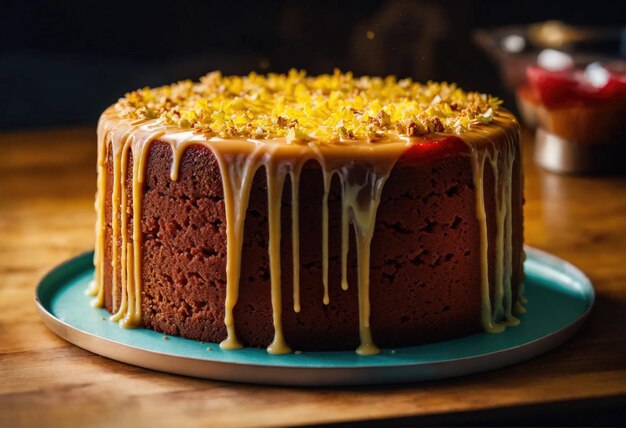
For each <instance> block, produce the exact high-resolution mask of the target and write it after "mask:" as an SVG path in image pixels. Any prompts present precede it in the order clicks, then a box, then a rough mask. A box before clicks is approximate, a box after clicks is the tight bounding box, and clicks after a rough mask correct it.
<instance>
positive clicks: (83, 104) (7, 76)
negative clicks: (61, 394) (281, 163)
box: [0, 0, 626, 129]
mask: <svg viewBox="0 0 626 428" xmlns="http://www.w3.org/2000/svg"><path fill="white" fill-rule="evenodd" d="M625 3H626V2H623V1H622V2H620V1H607V0H595V1H593V2H573V1H564V2H548V1H545V0H526V1H523V2H521V1H510V0H506V1H472V0H450V1H429V0H415V1H408V0H391V1H384V0H378V1H356V0H348V1H336V2H328V1H311V2H287V1H273V2H271V1H265V2H244V1H235V0H231V1H219V2H211V1H199V0H196V1H176V2H175V1H169V2H158V1H150V2H148V1H132V2H131V1H128V0H127V1H119V0H109V1H106V2H87V1H63V2H52V1H42V0H29V1H11V0H9V1H7V0H5V1H3V6H2V9H3V13H2V14H0V70H2V73H0V97H1V99H2V103H1V107H0V128H2V129H20V128H33V127H44V126H51V125H67V124H75V123H77V124H78V123H94V122H95V121H96V120H97V118H98V116H99V114H100V112H101V111H102V110H104V109H105V108H106V107H107V106H108V105H110V104H112V103H113V102H115V101H116V100H117V98H119V97H120V96H122V95H123V94H124V93H125V92H127V91H129V90H133V89H136V88H139V87H143V86H147V85H149V86H155V85H161V84H166V83H171V82H174V81H177V80H181V79H185V78H192V79H197V78H198V77H199V76H201V75H203V74H205V73H206V72H208V71H211V70H216V69H219V70H222V71H223V72H224V73H227V74H231V73H234V74H245V73H248V72H249V71H251V70H254V71H257V72H268V71H275V72H284V71H287V70H288V69H289V68H291V67H296V68H302V69H306V70H308V71H309V72H310V73H312V74H317V73H326V72H332V70H333V68H335V67H338V68H341V69H342V70H351V71H353V72H354V73H355V74H375V75H386V74H396V75H398V76H399V77H412V78H414V79H416V80H420V81H425V80H428V79H434V80H448V81H455V82H458V83H459V84H460V85H461V86H462V87H464V88H465V89H471V90H479V91H486V92H490V93H493V94H496V95H498V96H501V97H503V98H504V99H505V102H506V104H507V105H508V106H510V107H511V108H513V105H514V101H513V92H511V91H510V88H508V87H507V84H506V82H505V80H506V79H503V78H501V77H500V76H501V74H500V71H499V70H500V68H499V66H498V61H500V60H501V58H499V57H498V55H499V51H500V50H501V46H500V45H501V43H500V42H501V41H500V40H499V39H498V37H499V36H497V34H499V33H497V34H496V33H494V32H485V31H482V32H481V30H490V29H493V28H495V27H499V28H500V27H507V26H520V25H526V24H532V23H537V22H543V21H546V20H550V19H555V18H558V19H559V20H560V21H563V22H566V23H568V24H572V25H584V26H601V27H606V28H612V29H617V31H619V28H623V26H624V23H625V20H626V12H625V6H624V4H625ZM494 34H496V36H497V37H496V36H494ZM613 36H615V33H613ZM621 37H622V39H623V34H622V36H621ZM618 39H619V34H618ZM615 40H616V39H615V37H613V39H612V41H609V42H606V43H604V42H603V44H602V46H600V49H601V50H602V49H603V50H605V51H607V53H609V54H610V55H620V51H619V49H620V48H619V42H616V41H615ZM512 43H513V44H512V45H511V46H512V47H511V46H509V48H511V49H513V50H517V51H527V50H528V49H529V47H528V46H521V47H520V46H519V44H518V45H516V44H515V41H513V42H512ZM622 45H623V44H622ZM595 48H597V47H595ZM595 48H594V49H595ZM621 55H623V52H621ZM504 75H506V73H505V74H504ZM509 84H510V82H509Z"/></svg>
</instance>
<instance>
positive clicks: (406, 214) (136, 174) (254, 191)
mask: <svg viewBox="0 0 626 428" xmlns="http://www.w3.org/2000/svg"><path fill="white" fill-rule="evenodd" d="M99 141H100V146H99V163H98V165H99V182H98V194H97V200H96V208H97V212H98V223H97V225H96V232H97V234H96V235H97V240H96V256H95V264H96V280H97V281H96V286H95V287H94V289H93V290H92V291H93V293H94V295H95V296H96V297H95V302H96V303H97V304H99V305H103V306H104V307H106V309H107V310H108V311H109V312H111V313H112V314H113V315H112V319H114V320H116V321H119V322H120V323H121V324H122V325H123V326H125V327H137V326H143V327H146V328H150V329H154V330H157V331H160V332H163V333H166V334H170V335H178V336H182V337H186V338H190V339H196V340H201V341H208V342H218V343H221V345H222V347H223V348H225V349H234V348H237V347H240V346H254V347H267V348H268V351H269V352H270V353H286V352H289V351H290V350H345V349H357V352H358V353H360V354H363V355H366V354H372V353H376V352H377V351H378V347H398V346H408V345H415V344H419V343H425V342H433V341H440V340H446V339H450V338H455V337H460V336H464V335H469V334H473V333H476V332H478V331H481V330H487V331H492V332H498V331H502V330H503V329H504V328H505V327H506V326H513V325H516V324H517V323H518V320H517V319H516V318H515V317H514V315H513V313H514V312H515V311H516V310H517V311H522V310H523V307H522V303H523V296H522V293H523V290H522V287H521V283H522V279H523V273H522V257H523V255H522V210H521V206H522V192H521V189H522V182H521V170H520V156H521V153H520V148H519V131H518V125H517V122H516V121H515V119H514V118H513V117H512V116H511V115H510V114H509V113H508V112H507V111H506V110H504V109H503V108H501V107H500V103H499V100H497V99H495V98H493V97H489V96H486V95H482V94H477V93H466V92H463V91H461V90H460V89H458V88H456V87H455V86H454V85H447V84H435V83H429V84H428V85H420V84H417V83H414V82H411V81H408V80H403V81H396V80H395V79H393V78H387V79H384V80H383V79H378V78H360V79H355V78H353V77H352V76H351V75H350V74H341V73H338V72H337V73H335V74H334V75H327V76H318V77H307V76H306V75H304V73H298V72H291V73H290V74H289V75H269V76H266V77H265V76H258V75H254V74H251V75H250V76H247V77H243V78H241V77H223V76H221V75H219V74H218V73H212V74H210V75H208V76H206V77H205V78H203V79H202V80H201V82H200V83H195V84H194V83H191V82H181V83H178V84H176V85H171V86H166V87H162V88H156V89H144V90H140V91H136V92H133V93H130V94H127V95H126V97H124V98H122V99H121V100H120V101H119V102H118V103H117V104H116V105H114V106H112V107H111V108H109V109H108V110H107V111H106V112H105V113H104V114H103V116H102V118H101V121H100V125H99Z"/></svg>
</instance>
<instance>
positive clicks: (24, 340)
mask: <svg viewBox="0 0 626 428" xmlns="http://www.w3.org/2000/svg"><path fill="white" fill-rule="evenodd" d="M524 140H525V149H526V198H527V203H526V242H527V243H528V244H530V245H532V246H535V247H538V248H540V249H543V250H547V251H549V252H551V253H554V254H556V255H557V256H560V257H563V258H565V259H567V260H569V261H571V262H572V263H574V264H576V265H577V266H579V267H580V268H581V269H582V270H583V271H585V272H586V273H587V274H588V275H589V276H590V277H591V279H592V281H593V283H594V285H595V287H596V290H597V294H598V296H597V303H596V307H595V309H594V310H593V311H592V314H591V316H590V318H589V320H588V321H587V323H586V324H585V325H584V327H583V328H582V330H581V331H580V333H579V334H578V335H576V336H575V337H574V338H573V339H571V340H570V341H569V342H567V343H566V344H564V345H563V346H561V347H559V348H558V349H556V350H554V351H552V352H549V353H548V354H546V355H544V356H541V357H539V358H535V359H533V360H531V361H528V362H526V363H523V364H519V365H516V366H513V367H510V368H506V369H502V370H496V371H493V372H489V373H484V374H479V375H474V376H467V377H463V378H459V379H451V380H445V381H437V382H427V383H419V384H412V385H400V386H385V387H369V388H314V389H306V388H286V387H263V386H251V385H241V384H229V383H223V382H212V381H206V380H198V379H191V378H185V377H180V376H174V375H169V374H163V373H158V372H153V371H149V370H144V369H141V368H137V367H133V366H129V365H126V364H122V363H118V362H116V361H112V360H109V359H106V358H104V357H100V356H98V355H94V354H91V353H90V352H87V351H84V350H82V349H80V348H77V347H76V346H73V345H71V344H69V343H67V342H65V341H63V340H62V339H60V338H58V337H57V336H55V335H54V334H53V333H52V332H50V331H49V330H48V329H47V328H46V327H45V326H44V325H43V323H42V322H41V320H40V318H39V315H38V314H37V311H36V309H35V305H34V302H33V293H34V289H35V286H36V284H37V282H38V280H39V279H40V278H41V276H42V275H43V274H44V273H45V272H46V271H48V270H49V269H51V268H52V267H54V266H55V265H56V264H58V263H60V262H62V261H64V260H66V259H68V258H70V257H72V256H74V255H76V254H78V253H80V252H82V251H85V250H89V249H91V248H92V247H93V228H94V225H93V224H94V212H93V195H94V190H95V156H96V150H95V127H89V128H76V129H54V130H46V131H27V132H11V133H3V134H0V278H1V282H0V426H44V425H53V426H72V425H80V426H99V425H106V426H116V425H113V424H114V423H122V425H124V426H128V425H132V423H135V422H136V423H138V424H139V425H142V424H147V423H152V426H178V425H184V426H207V425H212V426H223V425H272V426H275V425H290V424H294V425H302V424H321V423H330V422H335V423H336V422H350V421H366V420H369V421H372V420H381V419H386V422H385V423H386V424H393V423H398V424H434V423H447V424H463V423H474V424H483V423H488V422H489V421H491V422H494V421H495V423H498V424H502V423H511V424H515V423H522V424H523V423H524V421H527V423H532V421H533V420H529V419H528V417H529V416H528V415H531V414H535V415H538V414H540V413H541V412H544V413H543V416H539V419H535V420H538V421H540V422H543V423H544V424H550V423H551V422H550V421H551V420H554V419H550V418H556V417H557V416H558V415H559V414H561V415H562V414H565V415H570V418H578V416H576V414H577V413H576V412H577V409H578V410H579V413H580V409H587V410H589V409H591V410H594V411H596V412H598V414H597V417H600V418H601V417H602V415H606V412H604V409H606V408H607V406H608V409H609V410H608V411H609V413H610V414H612V415H613V416H612V417H613V418H614V417H615V416H616V415H617V417H618V418H621V417H623V414H622V413H621V408H622V405H623V403H624V401H625V397H626V372H625V367H626V362H625V359H626V358H625V357H626V355H625V353H626V332H625V325H626V322H625V313H626V310H625V309H626V186H625V182H624V178H623V177H618V178H578V177H564V176H557V175H553V174H549V173H546V172H542V171H540V170H538V169H537V168H536V167H535V165H534V164H533V163H532V161H531V160H532V156H531V150H532V147H531V142H532V141H531V140H532V138H531V135H530V134H529V133H525V134H524ZM616 406H617V407H616ZM566 408H567V410H565V409H566ZM616 409H617V413H615V412H616ZM585 411H586V410H585ZM538 412H539V413H538ZM611 412H612V413H611ZM477 415H478V416H477ZM406 418H409V419H406ZM576 420H579V419H570V421H571V422H570V423H576ZM600 420H602V419H600ZM528 421H530V422H528ZM579 421H580V420H579ZM609 422H610V423H613V424H615V423H616V422H614V419H611V421H609ZM617 423H619V421H618V422H617Z"/></svg>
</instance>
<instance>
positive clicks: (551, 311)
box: [36, 248, 594, 386]
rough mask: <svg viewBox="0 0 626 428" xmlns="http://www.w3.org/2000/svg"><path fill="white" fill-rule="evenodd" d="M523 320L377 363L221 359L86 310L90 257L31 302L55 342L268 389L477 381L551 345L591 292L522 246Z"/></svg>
mask: <svg viewBox="0 0 626 428" xmlns="http://www.w3.org/2000/svg"><path fill="white" fill-rule="evenodd" d="M526 253H527V260H526V262H525V265H524V269H525V273H526V297H527V298H528V302H529V303H528V305H527V312H526V314H524V315H522V316H521V324H520V325H519V326H517V327H514V328H508V329H506V331H505V332H503V333H500V334H489V333H479V334H475V335H473V336H468V337H464V338H461V339H455V340H449V341H446V342H439V343H433V344H428V345H421V346H412V347H407V348H397V349H393V350H391V349H385V350H383V351H382V353H381V354H379V355H374V356H359V355H357V354H356V353H354V352H353V351H346V352H304V353H301V354H290V355H269V354H268V353H267V352H266V351H265V349H253V348H246V349H240V350H236V351H222V350H221V349H220V347H219V345H217V344H215V343H201V342H197V341H194V340H189V339H183V338H180V337H167V339H168V340H165V337H164V336H163V334H161V333H157V332H154V331H152V330H147V329H132V330H127V329H123V328H120V327H119V325H118V324H117V323H114V322H112V321H110V320H109V314H108V312H106V311H105V310H104V309H94V308H92V307H91V306H90V304H89V300H90V297H88V296H86V295H85V289H86V288H87V286H88V283H89V281H91V279H92V278H93V265H92V260H93V253H85V254H83V255H80V256H78V257H76V258H73V259H71V260H69V261H67V262H65V263H63V264H62V265H60V266H58V267H56V268H55V269H53V270H52V271H51V272H50V273H48V274H47V275H46V276H45V277H44V278H43V279H42V281H41V283H40V284H39V286H38V287H37V291H36V301H37V306H38V308H39V311H40V313H41V315H42V318H43V320H44V322H45V323H46V325H47V326H48V327H49V328H50V329H51V330H52V331H54V332H55V333H56V334H58V335H59V336H61V337H62V338H64V339H65V340H67V341H69V342H71V343H74V344H75V345H78V346H80V347H81V348H84V349H87V350H89V351H91V352H94V353H96V354H100V355H103V356H105V357H108V358H112V359H115V360H118V361H123V362H125V363H129V364H134V365H137V366H141V367H145V368H149V369H153V370H160V371H164V372H169V373H176V374H182V375H188V376H196V377H203V378H209V379H218V380H226V381H236V382H250V383H262V384H274V385H309V386H319V385H366V384H382V383H398V382H414V381H421V380H429V379H440V378H447V377H453V376H461V375H466V374H470V373H477V372H481V371H485V370H491V369H496V368H499V367H504V366H508V365H511V364H515V363H519V362H521V361H524V360H527V359H529V358H532V357H535V356H537V355H539V354H542V353H544V352H546V351H548V350H550V349H552V348H554V347H555V346H557V345H559V344H560V343H562V342H563V341H565V340H566V339H567V338H569V337H570V336H571V335H573V334H574V333H575V332H576V330H577V329H578V327H580V325H581V324H582V322H583V321H584V319H585V318H586V316H587V314H588V313H589V311H590V309H591V307H592V305H593V301H594V291H593V287H592V285H591V282H590V281H589V279H588V278H587V277H586V276H585V275H584V274H583V273H582V272H581V271H580V270H578V269H577V268H576V267H574V266H572V265H571V264H569V263H567V262H565V261H563V260H561V259H558V258H556V257H554V256H551V255H549V254H547V253H544V252H542V251H539V250H536V249H532V248H526Z"/></svg>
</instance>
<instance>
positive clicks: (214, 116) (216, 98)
mask: <svg viewBox="0 0 626 428" xmlns="http://www.w3.org/2000/svg"><path fill="white" fill-rule="evenodd" d="M500 104H501V101H500V100H499V99H497V98H495V97H492V96H489V95H486V94H480V93H477V92H464V91H462V90H461V89H459V88H458V87H457V86H456V85H455V84H449V83H435V82H428V83H426V84H420V83H415V82H413V81H412V80H410V79H402V80H400V81H398V80H397V79H396V78H395V77H394V76H389V77H386V78H380V77H359V78H355V77H353V75H352V73H341V72H340V71H338V70H335V72H334V73H333V74H330V75H329V74H325V75H320V76H316V77H312V76H307V75H306V73H305V72H303V71H297V70H291V71H290V72H289V73H288V74H274V73H270V74H268V75H266V76H262V75H258V74H256V73H250V74H249V75H248V76H222V74H221V73H220V72H212V73H209V74H207V75H206V76H204V77H202V78H201V79H200V82H199V83H193V82H191V81H189V80H186V81H182V82H178V83H175V84H173V85H169V86H162V87H159V88H154V89H150V88H143V89H139V90H137V91H134V92H130V93H128V94H126V96H125V97H124V98H121V99H120V100H119V101H118V102H117V104H116V108H117V110H118V111H119V112H120V115H121V116H123V117H125V118H127V119H130V120H152V121H155V122H157V123H161V124H163V125H164V126H169V127H176V128H181V129H191V130H193V131H194V132H196V133H198V134H203V135H206V136H208V137H213V136H220V137H244V138H276V137H285V138H286V139H287V141H288V142H296V141H314V140H317V141H336V140H339V139H348V140H352V139H359V140H365V141H374V140H379V139H381V138H385V137H393V136H408V137H418V136H424V135H427V134H429V133H451V134H460V133H463V132H465V131H467V130H468V129H470V128H472V127H474V126H481V125H483V124H488V123H490V122H492V121H493V118H494V116H495V115H496V114H497V111H498V109H499V106H500Z"/></svg>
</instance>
